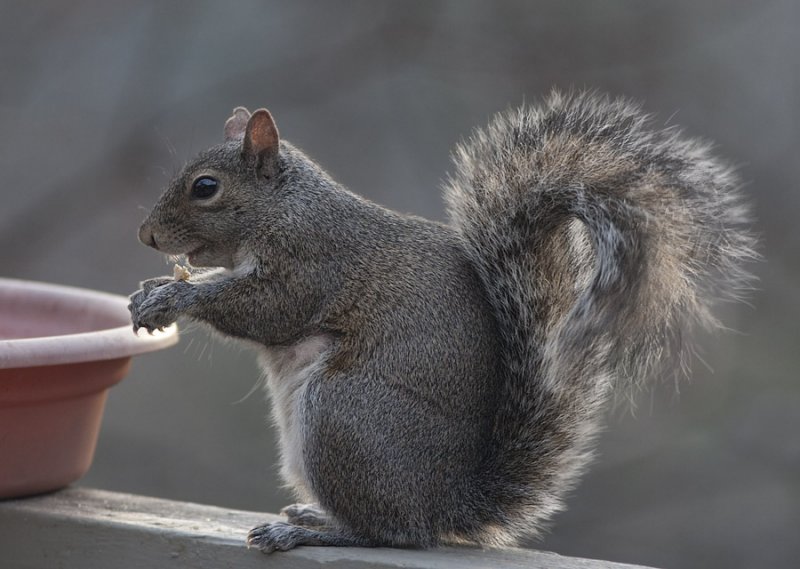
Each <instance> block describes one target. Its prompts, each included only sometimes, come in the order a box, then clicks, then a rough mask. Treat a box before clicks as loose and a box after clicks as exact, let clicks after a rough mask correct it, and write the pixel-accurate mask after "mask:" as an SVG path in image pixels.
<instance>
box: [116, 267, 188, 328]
mask: <svg viewBox="0 0 800 569" xmlns="http://www.w3.org/2000/svg"><path fill="white" fill-rule="evenodd" d="M188 286H191V285H189V284H187V283H186V282H183V281H174V280H172V279H167V278H166V277H164V278H157V279H150V280H148V281H145V282H143V283H142V289H141V290H138V291H136V292H135V293H133V294H132V295H131V296H130V299H131V302H130V304H129V305H128V310H130V312H131V321H132V322H133V331H134V332H136V331H137V330H139V328H145V329H147V331H148V332H150V333H151V334H152V333H153V331H155V330H163V329H164V327H166V326H169V325H170V324H172V323H174V322H175V321H176V320H177V319H178V315H179V313H180V310H181V308H182V304H183V302H182V301H183V296H184V294H183V293H184V289H185V288H186V287H188Z"/></svg>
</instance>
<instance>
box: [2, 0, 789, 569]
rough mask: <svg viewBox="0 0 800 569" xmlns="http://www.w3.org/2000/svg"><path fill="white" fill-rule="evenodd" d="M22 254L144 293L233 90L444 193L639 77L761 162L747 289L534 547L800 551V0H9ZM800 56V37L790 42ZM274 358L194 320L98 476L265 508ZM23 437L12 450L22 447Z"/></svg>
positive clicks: (649, 556)
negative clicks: (497, 128)
mask: <svg viewBox="0 0 800 569" xmlns="http://www.w3.org/2000/svg"><path fill="white" fill-rule="evenodd" d="M0 21H1V22H2V23H3V33H2V34H0V80H1V82H0V172H2V174H3V180H4V182H3V189H2V206H0V244H2V247H0V256H1V260H2V263H0V273H1V274H2V275H3V276H11V277H17V278H24V279H35V280H44V281H50V282H57V283H63V284H70V285H77V286H83V287H90V288H94V289H101V290H106V291H111V292H116V293H121V294H128V293H129V292H131V291H132V290H134V289H135V288H137V283H138V282H139V281H140V280H142V279H144V278H146V277H150V276H155V275H158V274H163V273H165V272H168V271H170V270H171V269H170V267H169V266H167V265H166V264H165V262H164V260H163V259H161V258H159V256H158V255H157V254H155V253H154V252H152V251H150V250H148V249H146V248H145V247H143V246H141V245H139V244H138V243H137V240H136V229H137V227H138V224H139V222H140V221H141V219H142V218H143V217H144V215H145V213H146V210H147V208H148V207H149V206H151V205H152V204H153V203H154V202H155V200H156V198H157V197H158V196H159V194H160V192H161V190H162V188H163V187H164V185H165V183H166V181H167V180H168V178H169V177H170V175H171V174H172V173H174V172H176V171H177V169H178V168H179V167H180V166H181V164H182V163H183V162H184V161H185V160H186V159H188V158H189V157H191V156H192V155H193V154H194V153H195V152H197V151H199V150H202V149H204V148H206V147H208V146H209V145H212V144H215V143H217V142H219V141H221V137H222V125H223V122H224V120H225V119H226V118H227V117H228V116H229V114H230V111H231V109H232V108H233V107H234V106H237V105H245V106H248V107H250V108H251V109H252V108H255V107H259V106H267V107H269V108H270V109H271V111H272V112H273V114H274V116H275V117H276V120H277V122H278V125H279V127H280V130H281V133H282V135H283V136H284V137H285V138H287V139H289V140H291V141H292V142H294V143H296V144H297V145H299V146H300V147H302V148H304V149H305V150H306V151H307V152H308V153H309V154H310V155H311V156H312V157H314V158H316V159H317V160H318V161H319V162H320V163H321V164H322V165H323V166H324V167H325V168H326V169H328V170H329V171H330V172H331V173H332V174H333V175H334V177H335V178H337V179H338V180H339V181H341V182H343V183H344V184H346V185H347V186H349V187H350V188H351V189H352V190H354V191H356V192H358V193H360V194H362V195H364V196H367V197H369V198H371V199H373V200H376V201H378V202H380V203H382V204H385V205H387V206H389V207H392V208H395V209H398V210H401V211H405V212H413V213H416V214H421V215H424V216H427V217H430V218H434V219H441V218H442V217H443V207H442V201H441V198H440V192H439V185H440V182H441V180H442V179H443V177H444V175H445V172H446V171H447V169H448V167H449V157H448V154H449V151H450V149H451V148H452V147H453V145H454V144H455V143H456V142H457V141H458V140H459V139H460V138H462V137H464V136H466V135H468V134H469V132H470V129H471V128H472V127H473V126H476V125H482V124H484V123H486V121H487V120H488V118H489V117H490V116H491V115H492V114H493V113H495V112H497V111H500V110H503V109H506V108H508V107H510V106H514V105H518V104H521V103H522V102H525V101H527V102H533V101H536V100H537V99H538V98H539V97H540V96H542V95H544V94H546V93H547V92H548V91H549V90H550V89H551V88H552V87H554V86H555V87H561V88H570V87H579V88H580V87H591V88H597V89H600V90H602V91H607V92H609V93H612V94H621V95H627V96H629V97H632V98H634V99H637V100H640V101H642V102H644V104H645V107H646V108H647V109H648V110H649V111H651V112H653V113H654V114H656V116H657V117H658V122H659V123H661V124H664V123H669V124H680V125H682V126H684V127H686V129H687V131H688V132H690V133H692V134H695V135H699V136H702V137H704V138H708V139H711V140H714V141H715V142H716V143H717V148H718V153H720V154H722V155H723V156H725V157H727V158H728V159H729V160H730V161H731V162H733V163H735V164H736V165H738V166H739V168H740V172H741V175H742V178H743V179H744V181H745V183H746V186H745V187H746V192H747V193H748V194H749V196H750V199H751V201H752V203H753V204H754V209H755V213H756V216H757V218H758V231H759V232H760V233H761V234H762V235H763V238H762V252H763V253H764V255H765V258H766V260H765V262H762V263H759V264H758V265H757V266H755V267H754V270H755V271H756V272H757V273H758V275H759V277H760V279H761V280H760V282H759V285H758V286H759V290H758V291H756V292H755V293H754V294H753V296H752V298H751V305H750V306H747V305H740V306H731V307H725V308H724V309H723V311H722V312H723V317H724V321H725V322H726V323H727V324H728V325H729V326H730V327H731V328H732V329H733V330H734V331H733V332H730V333H727V334H725V335H723V336H722V337H719V338H713V339H712V338H707V337H703V338H701V344H702V346H703V350H702V358H703V361H704V362H705V363H702V362H700V361H696V362H695V365H694V373H693V374H692V379H691V381H682V382H680V383H679V384H678V385H675V384H671V383H669V384H664V385H660V386H657V387H656V388H654V389H652V390H647V391H645V392H642V393H640V394H638V395H637V396H636V397H635V402H636V406H635V409H634V410H633V411H630V410H629V406H627V405H619V406H618V408H617V409H616V410H614V411H613V412H611V413H609V417H608V421H607V422H608V428H607V430H606V432H605V434H604V435H603V437H602V439H601V441H600V445H599V455H598V460H597V461H596V463H595V464H594V466H593V468H592V469H591V470H590V472H589V474H588V475H587V476H586V477H585V479H584V480H583V482H582V484H581V486H580V487H579V488H578V490H577V491H576V492H574V494H573V495H572V497H571V499H570V500H569V510H568V511H567V512H566V513H563V514H561V515H559V516H558V517H557V518H556V520H555V523H554V524H553V527H552V530H551V532H550V533H549V535H547V536H546V537H545V538H544V539H543V540H542V541H540V542H537V543H535V544H533V545H534V546H535V547H539V548H542V549H548V550H553V551H556V552H559V553H563V554H569V555H578V556H585V557H594V558H604V559H609V560H614V561H625V562H632V563H641V564H648V565H653V566H658V567H704V568H709V567H725V568H729V569H732V568H738V567H788V566H793V565H795V564H796V561H797V558H798V556H800V541H798V540H797V532H798V528H800V436H798V435H800V384H798V376H800V371H798V370H799V369H800V365H799V364H800V343H799V342H798V340H799V339H800V323H798V320H799V319H800V294H798V292H799V291H798V288H799V287H800V231H798V225H800V192H798V188H797V180H798V179H799V178H800V166H798V164H799V163H800V160H798V152H800V130H799V129H798V126H800V124H798V109H800V87H799V85H798V58H797V54H798V53H800V35H799V34H800V32H798V30H799V29H800V8H798V2H796V1H795V0H764V1H761V2H748V1H728V2H719V1H715V0H693V1H684V2H678V1H673V2H659V3H656V2H639V1H636V0H629V1H614V2H592V1H575V2H560V1H557V0H554V1H549V2H538V1H537V2H505V1H492V2H489V1H484V2H478V1H455V0H453V1H449V2H443V1H416V2H411V1H406V2H374V1H360V2H324V3H323V2H308V1H295V2H283V3H275V2H254V1H253V2H230V3H222V2H218V3H212V2H170V3H166V2H145V1H139V2H135V3H133V2H131V3H122V2H91V1H79V0H74V1H72V2H66V3H65V2H56V1H41V2H35V3H34V2H24V1H12V2H9V1H6V0H4V1H2V2H0ZM793 54H794V55H793ZM258 375H259V371H258V369H257V366H256V364H255V358H254V355H253V354H252V353H251V352H249V351H247V350H244V349H240V348H237V347H236V346H234V345H231V344H228V343H223V342H221V341H219V340H218V339H215V338H212V337H211V336H210V335H208V334H207V333H206V332H204V331H202V330H188V331H186V333H185V334H184V335H183V339H182V342H181V344H180V345H179V346H178V347H177V348H173V349H171V350H167V351H166V352H162V353H158V354H154V355H147V356H144V357H141V358H138V359H137V360H136V361H135V362H134V368H133V371H132V373H131V375H130V376H129V377H128V378H127V379H126V380H125V381H124V382H123V383H122V384H120V385H119V386H117V387H116V388H114V389H113V390H112V392H111V395H110V397H109V400H108V407H107V411H106V417H105V422H104V426H103V430H102V433H101V438H100V442H99V446H98V449H97V455H96V460H95V464H94V466H93V468H92V470H91V472H90V473H89V475H88V476H87V477H86V478H85V480H84V481H83V482H82V484H84V485H90V486H94V487H98V488H105V489H111V490H118V491H125V492H135V493H141V494H148V495H154V496H162V497H167V498H173V499H178V500H189V501H196V502H203V503H208V504H216V505H220V506H224V507H231V508H241V509H249V510H265V511H276V510H278V509H279V508H280V507H281V506H283V505H285V504H287V503H289V502H290V501H291V496H290V495H289V494H288V492H287V491H286V490H284V489H282V488H281V487H280V485H279V481H278V477H277V468H276V453H275V446H274V439H275V433H274V431H273V429H272V427H271V425H270V424H269V420H268V418H267V411H268V408H267V405H266V403H265V401H264V397H263V396H262V394H261V393H260V392H257V393H255V394H253V395H251V396H250V397H246V395H247V394H248V392H249V391H250V390H251V388H252V387H253V385H254V384H255V382H256V381H257V378H258ZM1 459H2V458H1V457H0V460H1Z"/></svg>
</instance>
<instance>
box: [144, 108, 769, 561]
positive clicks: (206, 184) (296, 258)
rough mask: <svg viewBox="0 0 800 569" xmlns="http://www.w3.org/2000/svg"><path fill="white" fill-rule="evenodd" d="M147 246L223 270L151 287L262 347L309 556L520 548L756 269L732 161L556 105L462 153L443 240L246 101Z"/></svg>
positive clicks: (635, 115)
mask: <svg viewBox="0 0 800 569" xmlns="http://www.w3.org/2000/svg"><path fill="white" fill-rule="evenodd" d="M225 137H226V142H225V143H224V144H222V145H219V146H217V147H214V148H212V149H210V150H209V151H207V152H206V153H204V154H202V155H201V156H200V157H198V158H197V159H196V160H195V161H194V162H192V163H190V164H188V165H187V166H186V167H185V168H184V170H183V172H182V173H181V174H180V175H179V176H178V177H177V178H176V179H175V180H174V181H173V183H172V184H171V185H170V187H169V188H168V189H167V190H166V191H165V193H164V195H163V196H162V198H161V199H160V200H159V202H158V203H157V204H156V206H155V207H154V209H153V211H152V212H151V213H150V215H149V216H148V218H147V219H146V220H145V222H144V223H143V224H142V228H141V229H140V239H141V240H142V241H143V242H144V243H145V244H147V245H149V246H151V247H153V248H155V249H157V250H159V251H161V252H163V253H166V254H170V255H177V254H188V255H189V258H190V260H191V261H192V263H193V264H197V265H201V266H216V267H224V269H226V270H221V271H218V272H215V273H214V278H208V279H203V278H200V277H195V274H196V273H192V275H191V276H190V277H189V278H187V279H185V280H178V281H176V280H175V279H173V278H169V279H163V278H162V279H153V280H151V281H146V282H145V283H143V285H142V290H141V291H139V292H137V293H135V294H134V295H133V296H132V297H131V313H132V318H133V322H134V327H146V328H148V329H150V330H152V329H156V328H158V327H159V326H164V325H167V324H170V323H172V322H174V320H175V319H176V318H177V317H178V316H186V317H188V318H191V319H194V320H197V321H200V322H205V323H207V324H209V325H211V326H213V327H214V328H216V329H217V330H218V331H220V332H222V333H223V334H224V335H227V336H230V337H234V338H239V339H242V340H246V341H247V342H249V343H250V344H253V343H255V344H257V345H259V349H260V350H261V364H262V367H263V368H264V370H265V375H266V376H267V387H268V390H269V392H270V394H271V398H272V405H273V416H274V418H275V422H276V425H277V426H278V430H279V432H280V446H281V454H282V462H283V469H282V474H283V476H284V479H285V480H286V481H287V482H288V483H289V484H290V485H291V486H292V487H294V489H295V490H296V492H297V494H298V497H300V498H301V499H303V500H304V501H311V502H316V503H318V505H317V504H311V505H295V506H291V507H290V508H287V510H286V514H287V517H288V523H284V522H278V523H271V524H266V525H264V526H260V527H258V528H255V529H254V530H253V531H252V532H251V534H250V536H249V538H248V542H249V543H250V544H252V545H254V546H256V547H259V548H260V549H261V550H263V551H265V552H271V551H275V550H285V549H290V548H292V547H295V546H297V545H304V544H305V545H337V546H378V545H393V546H414V547H429V546H433V545H436V544H438V543H442V542H451V541H462V542H463V541H466V542H473V543H479V544H483V545H503V544H510V543H514V542H515V541H516V540H517V539H518V538H520V537H522V536H529V535H536V534H537V533H538V532H539V531H540V530H541V529H542V528H543V526H544V524H545V523H546V522H547V521H548V520H549V519H550V518H551V517H552V515H553V514H554V513H555V512H557V511H559V510H561V509H562V508H563V499H564V496H565V494H566V493H567V492H568V491H569V490H570V489H571V488H573V487H574V485H575V484H576V482H577V479H578V476H579V475H580V473H581V472H582V471H583V469H584V468H585V467H586V465H587V463H588V461H589V459H590V457H591V447H592V443H593V440H594V438H595V434H596V432H597V425H598V423H599V421H600V419H601V415H602V411H603V408H604V406H605V403H606V401H607V399H608V397H609V395H610V394H611V392H612V390H613V389H614V388H615V386H617V385H621V386H623V387H624V386H628V385H632V384H638V383H641V382H644V381H645V380H646V379H647V378H648V377H650V376H652V375H654V373H655V372H656V371H657V370H658V368H659V366H663V365H664V363H666V362H669V361H672V360H670V358H669V356H670V355H672V356H674V357H675V358H678V359H679V360H681V359H682V358H684V357H685V355H686V354H687V353H688V350H689V347H688V346H686V345H684V344H681V343H680V342H679V341H678V339H679V338H681V337H682V334H683V332H685V331H686V330H688V329H690V328H692V327H694V326H705V327H713V326H715V325H716V321H715V319H714V318H713V316H712V314H711V307H712V304H713V301H715V300H717V299H736V298H738V296H739V295H740V294H741V293H742V292H743V291H744V290H745V289H746V288H747V285H748V279H749V277H748V274H747V273H746V271H745V270H744V268H743V266H744V264H745V262H746V261H748V260H750V259H751V258H753V257H754V256H755V254H754V252H753V248H754V243H755V240H754V238H753V236H752V234H751V233H750V231H749V230H748V225H749V219H748V214H747V208H746V207H745V206H744V205H743V203H742V200H741V197H740V195H739V192H738V187H737V186H738V181H737V179H736V177H735V176H734V175H733V173H732V171H731V170H730V168H728V167H727V166H725V165H724V164H723V163H722V162H720V161H718V160H717V159H715V158H714V157H713V156H712V155H711V154H710V152H709V149H708V147H707V146H706V145H704V144H702V143H699V142H697V141H694V140H692V139H688V138H685V137H683V136H682V135H681V134H680V133H679V132H677V131H675V130H674V129H667V130H658V129H654V128H652V124H651V121H650V120H649V119H648V118H647V116H646V115H644V114H643V113H642V112H641V111H640V110H639V109H638V107H636V106H635V105H632V104H630V103H629V102H627V101H624V100H611V99H608V98H604V97H600V96H597V95H593V94H578V95H573V96H562V95H559V94H553V95H551V96H550V97H549V98H548V99H546V100H545V101H544V102H543V104H542V105H540V106H538V107H524V108H521V109H517V110H514V111H510V112H506V113H503V114H500V115H498V116H497V117H496V118H495V119H493V120H492V122H491V123H490V124H489V126H488V127H486V128H484V129H478V130H476V131H475V132H474V133H473V135H472V137H471V138H470V139H469V140H467V141H466V142H464V143H463V144H462V145H460V146H459V147H458V148H457V149H456V152H455V153H454V163H455V167H454V171H453V173H452V174H451V176H450V178H449V179H448V181H447V183H446V185H445V199H446V204H447V211H448V215H449V223H448V224H440V223H434V222H430V221H426V220H423V219H420V218H417V217H414V216H406V215H401V214H398V213H394V212H391V211H389V210H386V209H385V208H382V207H380V206H378V205H376V204H373V203H371V202H369V201H367V200H364V199H363V198H360V197H359V196H356V195H355V194H352V193H351V192H349V191H347V190H346V189H344V188H343V187H342V186H340V185H339V184H337V183H336V182H334V181H333V180H332V179H331V178H330V176H328V175H327V174H326V173H325V172H324V171H322V169H321V168H319V166H317V165H316V164H315V163H314V162H313V161H311V160H310V159H309V158H307V157H306V156H305V155H304V154H303V153H302V152H300V151H299V150H298V149H296V148H295V147H294V146H292V145H291V144H289V143H287V142H285V141H283V140H281V139H280V137H279V135H278V131H277V127H276V126H275V123H274V121H273V119H272V116H271V115H270V114H269V112H268V111H266V110H265V109H260V110H258V111H255V112H254V113H252V114H251V113H250V112H249V111H247V110H246V109H243V108H241V107H240V108H237V109H235V111H234V115H233V116H232V117H231V118H230V119H229V120H228V122H227V123H226V125H225Z"/></svg>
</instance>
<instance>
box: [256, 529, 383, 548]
mask: <svg viewBox="0 0 800 569" xmlns="http://www.w3.org/2000/svg"><path fill="white" fill-rule="evenodd" d="M298 545H317V546H329V547H374V546H375V545H377V544H374V543H372V542H370V541H368V540H365V539H363V538H357V537H353V536H351V535H347V534H345V533H344V532H341V531H340V530H335V529H326V530H324V531H323V530H317V529H311V528H306V527H301V526H295V525H292V524H289V523H286V522H272V523H269V524H264V525H261V526H258V527H255V528H253V529H252V530H250V533H249V534H248V535H247V546H248V547H256V548H258V549H259V550H261V551H262V552H264V553H272V552H273V551H288V550H290V549H294V548H295V547H297V546H298Z"/></svg>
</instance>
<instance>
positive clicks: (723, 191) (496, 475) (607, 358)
mask: <svg viewBox="0 0 800 569" xmlns="http://www.w3.org/2000/svg"><path fill="white" fill-rule="evenodd" d="M454 161H455V171H454V173H453V174H452V175H451V177H450V179H449V181H448V183H447V186H446V192H445V193H446V199H447V203H448V210H449V214H450V217H451V219H452V224H453V225H454V227H455V228H456V229H457V230H458V231H459V232H460V234H461V236H462V237H463V239H464V242H465V244H466V246H467V248H468V250H469V251H470V255H471V256H472V257H473V259H474V262H475V264H476V266H477V267H478V270H479V272H480V275H481V278H482V280H483V282H484V284H485V287H486V291H487V294H488V298H489V300H490V302H491V304H492V306H493V308H494V310H495V312H496V315H497V319H498V324H499V328H500V330H501V333H502V341H503V348H504V354H503V355H504V359H505V370H506V374H507V376H506V378H505V381H504V384H503V392H502V393H501V394H500V398H501V399H500V400H501V403H500V408H499V410H498V413H497V416H496V420H495V423H494V428H493V432H492V441H493V442H492V444H493V448H492V451H491V452H490V453H489V458H488V459H487V464H485V465H484V468H483V469H482V472H483V486H484V488H485V492H486V499H487V502H488V503H491V504H493V512H491V513H486V512H484V519H487V520H489V521H488V522H487V524H486V525H485V527H484V528H483V530H482V534H481V535H480V536H473V537H477V538H478V539H479V540H480V541H482V542H484V543H489V544H497V545H499V544H505V543H510V542H513V541H515V539H516V538H517V537H518V536H520V535H523V534H535V533H536V532H538V531H539V530H540V529H541V528H542V524H543V522H545V521H546V520H547V519H548V518H549V517H550V516H551V515H552V514H553V513H555V512H557V511H559V510H560V509H562V496H563V495H564V493H565V492H566V491H567V490H569V489H570V488H571V487H572V486H573V485H574V483H575V482H576V479H577V477H578V475H579V474H580V473H581V471H582V469H583V468H584V466H585V464H586V463H587V462H588V460H589V458H590V454H591V449H590V447H591V444H592V442H593V438H594V434H595V432H596V430H597V422H598V420H599V415H600V410H601V409H602V407H603V406H604V403H605V402H606V400H607V398H608V395H609V393H610V388H611V387H612V386H613V385H614V384H615V383H618V382H621V381H624V382H628V383H630V382H638V381H641V380H643V379H644V378H646V376H648V375H650V374H651V373H652V372H653V371H654V370H655V369H654V368H656V367H657V364H658V363H659V362H662V361H664V360H665V356H667V355H668V354H669V353H677V354H678V355H679V356H682V355H683V354H685V353H686V349H687V347H686V346H685V345H683V343H682V342H681V341H680V337H681V335H682V332H683V331H685V330H686V329H688V328H691V327H692V326H695V325H702V326H706V327H713V326H714V325H716V321H715V320H714V318H713V316H712V315H711V312H710V304H712V301H714V300H717V299H721V298H736V297H737V296H738V295H739V294H740V292H741V291H742V290H743V289H744V288H745V287H746V286H747V283H748V274H747V273H746V272H745V270H744V269H743V268H742V265H743V262H744V261H746V260H748V259H749V258H751V257H752V256H753V245H754V239H753V237H752V235H751V234H750V233H749V232H748V230H747V229H746V227H747V225H748V213H747V208H746V207H745V206H744V205H743V204H742V202H741V199H740V196H739V194H738V192H737V179H736V177H735V176H734V174H733V172H732V171H731V169H730V168H728V167H727V166H725V165H723V164H722V163H721V162H719V161H717V160H716V159H715V158H713V157H712V156H711V155H710V153H709V148H708V146H707V145H706V144H703V143H700V142H698V141H695V140H691V139H687V138H684V137H682V136H681V135H680V133H679V132H677V131H676V130H674V129H666V130H653V129H651V128H650V120H649V119H648V117H647V116H646V115H644V114H642V112H641V111H640V110H639V108H638V107H637V106H635V105H633V104H631V103H629V102H628V101H625V100H610V99H608V98H604V97H600V96H597V95H595V94H586V93H584V94H577V95H570V96H562V95H560V94H558V93H554V94H552V95H551V96H550V97H549V98H548V99H547V100H546V101H545V102H544V104H543V105H542V106H541V107H539V108H522V109H519V110H515V111H512V112H507V113H505V114H501V115H499V116H497V117H496V118H495V119H494V120H493V121H492V122H491V124H490V125H489V126H488V128H486V129H485V130H477V131H476V132H475V133H474V134H473V136H472V138H471V139H470V140H468V141H467V142H466V143H465V144H463V145H461V146H460V147H459V148H458V149H457V151H456V154H455V157H454Z"/></svg>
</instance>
